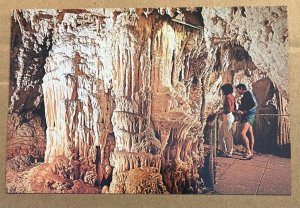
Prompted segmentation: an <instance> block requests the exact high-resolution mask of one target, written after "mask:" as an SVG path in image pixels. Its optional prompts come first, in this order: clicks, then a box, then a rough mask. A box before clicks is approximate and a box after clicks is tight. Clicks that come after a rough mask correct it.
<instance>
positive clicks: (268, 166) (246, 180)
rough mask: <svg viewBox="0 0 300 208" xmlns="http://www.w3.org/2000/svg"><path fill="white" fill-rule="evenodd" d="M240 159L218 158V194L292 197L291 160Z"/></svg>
mask: <svg viewBox="0 0 300 208" xmlns="http://www.w3.org/2000/svg"><path fill="white" fill-rule="evenodd" d="M240 158H241V156H238V155H233V157H232V158H224V157H217V159H216V161H217V172H216V184H215V191H216V194H249V195H290V194H291V159H289V158H282V157H278V156H274V155H268V154H254V158H253V159H252V160H240Z"/></svg>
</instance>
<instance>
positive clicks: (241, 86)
mask: <svg viewBox="0 0 300 208" xmlns="http://www.w3.org/2000/svg"><path fill="white" fill-rule="evenodd" d="M236 88H238V89H240V90H247V87H246V85H244V84H238V85H237V86H236Z"/></svg>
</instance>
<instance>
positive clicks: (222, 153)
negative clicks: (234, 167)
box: [217, 151, 226, 157]
mask: <svg viewBox="0 0 300 208" xmlns="http://www.w3.org/2000/svg"><path fill="white" fill-rule="evenodd" d="M217 156H218V157H225V156H226V154H225V153H224V152H221V151H220V152H218V153H217Z"/></svg>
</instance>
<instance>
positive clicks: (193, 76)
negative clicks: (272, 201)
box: [6, 7, 290, 194]
mask: <svg viewBox="0 0 300 208" xmlns="http://www.w3.org/2000/svg"><path fill="white" fill-rule="evenodd" d="M287 28H288V25H287V8H286V7H232V8H228V7H226V8H206V7H203V8H152V9H150V8H144V9H137V8H135V9H133V8H131V9H43V10H42V9H24V10H14V11H13V12H12V16H11V51H10V56H11V65H10V88H9V96H10V97H9V110H8V135H7V139H8V140H7V141H8V142H7V143H8V145H7V174H6V176H7V191H8V192H9V193H146V194H150V193H152V194H163V193H172V194H189V193H190V194H201V193H204V192H205V191H204V190H205V187H206V186H207V184H206V182H205V181H206V178H205V176H204V174H203V170H204V169H205V168H207V164H206V163H205V160H206V157H208V150H207V149H208V148H207V145H206V144H205V141H206V140H207V135H208V136H209V134H207V133H205V129H206V126H207V118H208V117H209V115H211V114H212V113H213V112H215V111H216V110H217V109H219V108H220V107H221V105H222V100H221V99H222V98H221V96H220V95H221V94H220V87H221V86H222V84H224V83H232V84H233V85H234V86H236V85H237V84H239V83H244V84H246V85H247V86H248V87H249V89H250V90H253V91H254V93H255V94H256V96H257V100H258V104H259V107H258V114H261V115H257V117H256V122H255V124H254V131H255V141H256V145H255V150H256V151H260V152H265V153H274V154H275V153H278V154H279V153H280V154H286V155H289V151H290V150H289V147H290V136H289V131H290V124H289V117H288V114H289V112H288V106H289V95H288V29H287ZM277 114H279V115H281V116H277ZM236 125H238V123H237V124H236ZM235 143H236V144H239V143H240V138H239V136H238V135H236V136H235Z"/></svg>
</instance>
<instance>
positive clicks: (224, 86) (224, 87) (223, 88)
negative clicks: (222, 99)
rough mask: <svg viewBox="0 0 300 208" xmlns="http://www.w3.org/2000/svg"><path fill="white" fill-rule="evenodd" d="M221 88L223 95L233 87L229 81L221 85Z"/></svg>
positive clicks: (231, 91) (228, 92) (231, 90)
mask: <svg viewBox="0 0 300 208" xmlns="http://www.w3.org/2000/svg"><path fill="white" fill-rule="evenodd" d="M221 90H222V91H223V93H224V95H229V94H231V93H233V87H232V85H231V84H229V83H227V84H224V85H222V87H221Z"/></svg>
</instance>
